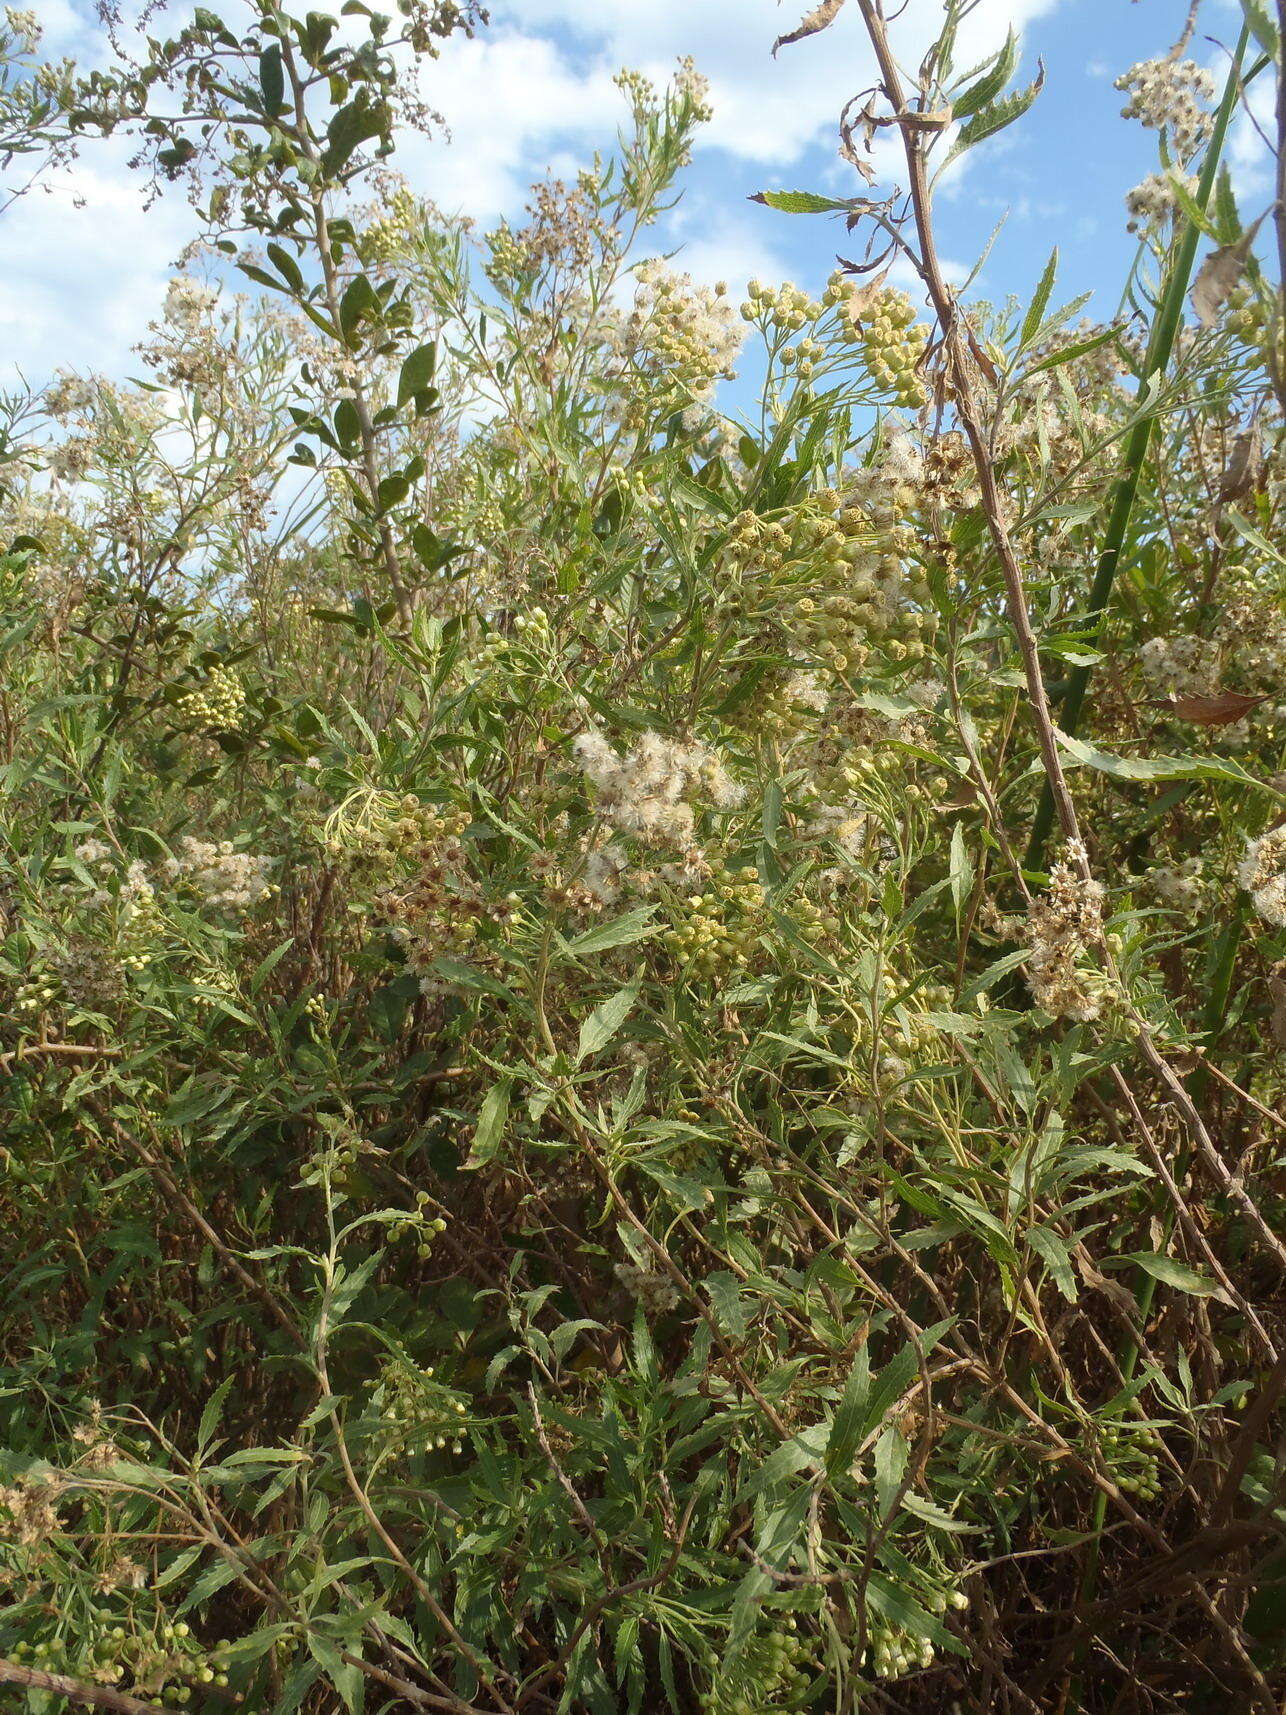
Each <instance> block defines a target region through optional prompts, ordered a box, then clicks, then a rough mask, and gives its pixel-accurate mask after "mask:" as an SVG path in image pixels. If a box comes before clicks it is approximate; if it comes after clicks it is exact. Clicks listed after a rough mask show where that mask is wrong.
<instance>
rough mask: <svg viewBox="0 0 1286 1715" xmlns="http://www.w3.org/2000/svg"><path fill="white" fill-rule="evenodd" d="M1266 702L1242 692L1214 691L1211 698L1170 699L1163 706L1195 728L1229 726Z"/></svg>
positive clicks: (1264, 698)
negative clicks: (1190, 722)
mask: <svg viewBox="0 0 1286 1715" xmlns="http://www.w3.org/2000/svg"><path fill="white" fill-rule="evenodd" d="M1267 701H1268V698H1267V697H1248V696H1247V695H1246V693H1245V692H1244V691H1216V692H1215V694H1214V696H1212V697H1199V696H1195V695H1193V696H1186V697H1172V698H1171V699H1170V701H1169V702H1168V703H1167V704H1166V705H1165V706H1166V708H1167V709H1168V710H1169V711H1170V713H1171V714H1175V715H1178V717H1179V719H1180V720H1181V721H1192V722H1193V723H1194V724H1195V725H1196V726H1229V725H1231V723H1232V722H1233V721H1239V720H1242V719H1244V718H1245V716H1246V715H1248V714H1249V713H1250V711H1251V710H1252V709H1257V708H1258V707H1259V705H1260V703H1266V702H1267Z"/></svg>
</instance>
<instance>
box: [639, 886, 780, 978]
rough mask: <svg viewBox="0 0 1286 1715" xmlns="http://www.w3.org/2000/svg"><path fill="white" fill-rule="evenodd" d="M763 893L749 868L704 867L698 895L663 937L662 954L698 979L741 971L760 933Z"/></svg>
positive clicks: (694, 896)
mask: <svg viewBox="0 0 1286 1715" xmlns="http://www.w3.org/2000/svg"><path fill="white" fill-rule="evenodd" d="M763 910H764V890H763V887H762V885H761V883H760V880H759V871H758V870H757V869H756V868H755V866H754V865H753V864H744V865H742V866H741V867H740V868H737V869H733V868H731V867H730V866H729V865H728V864H727V863H726V862H725V861H724V860H723V859H722V858H716V859H714V860H712V861H711V863H710V865H709V873H708V875H707V876H706V877H705V879H704V880H703V882H702V884H701V891H700V892H699V893H694V894H692V895H691V896H690V897H688V898H687V899H685V900H684V902H683V909H682V910H681V911H680V912H679V913H678V914H677V919H676V922H675V925H674V927H673V928H672V929H670V930H668V931H667V932H666V934H665V935H664V936H663V937H662V944H663V945H664V946H665V948H666V950H667V951H668V952H670V953H672V954H673V955H674V958H675V959H676V961H677V962H678V963H679V964H681V965H682V966H683V967H684V968H685V969H687V970H689V971H691V972H692V973H693V974H695V975H697V976H701V977H718V976H720V975H721V974H723V973H725V972H728V971H733V970H736V969H739V968H744V967H745V966H746V965H748V964H749V963H750V956H751V954H752V952H753V951H754V947H755V943H756V941H757V940H758V938H759V935H760V933H761V931H762V928H763Z"/></svg>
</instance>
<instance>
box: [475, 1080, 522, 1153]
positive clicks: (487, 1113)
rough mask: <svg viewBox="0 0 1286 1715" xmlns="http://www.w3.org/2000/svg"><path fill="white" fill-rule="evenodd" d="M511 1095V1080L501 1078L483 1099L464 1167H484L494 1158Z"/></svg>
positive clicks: (506, 1117) (507, 1115)
mask: <svg viewBox="0 0 1286 1715" xmlns="http://www.w3.org/2000/svg"><path fill="white" fill-rule="evenodd" d="M512 1094H513V1080H512V1079H511V1078H501V1080H500V1082H499V1083H497V1084H493V1085H492V1087H491V1089H490V1090H489V1091H488V1092H487V1094H486V1096H485V1097H484V1098H483V1102H482V1106H481V1107H480V1108H479V1109H478V1122H477V1125H476V1126H475V1127H474V1132H473V1146H472V1148H471V1149H470V1150H469V1159H468V1160H467V1161H466V1162H465V1166H466V1167H485V1166H486V1164H487V1162H489V1161H491V1160H492V1159H493V1158H494V1156H495V1154H496V1151H497V1150H498V1149H499V1148H500V1140H501V1138H502V1137H503V1136H504V1130H505V1121H506V1120H507V1119H508V1118H509V1101H510V1097H511V1096H512Z"/></svg>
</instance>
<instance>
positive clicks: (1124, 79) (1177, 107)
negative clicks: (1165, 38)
mask: <svg viewBox="0 0 1286 1715" xmlns="http://www.w3.org/2000/svg"><path fill="white" fill-rule="evenodd" d="M1116 88H1117V89H1119V90H1121V91H1122V93H1125V92H1127V91H1128V93H1129V100H1128V101H1127V102H1126V104H1125V106H1124V107H1123V108H1122V109H1121V117H1122V118H1123V119H1138V120H1140V121H1141V122H1142V123H1143V124H1144V125H1146V126H1148V127H1149V128H1150V129H1151V130H1153V131H1164V132H1166V133H1167V135H1168V137H1169V140H1170V144H1171V147H1172V148H1173V150H1174V152H1175V154H1176V155H1177V156H1178V157H1179V159H1180V160H1181V161H1186V160H1188V159H1190V157H1191V156H1192V155H1194V154H1195V153H1196V151H1197V150H1198V149H1199V148H1200V147H1201V145H1202V143H1204V142H1205V140H1206V138H1207V137H1208V136H1209V135H1210V126H1211V117H1210V113H1209V111H1208V109H1207V107H1206V106H1205V105H1203V104H1204V103H1207V102H1210V101H1212V100H1213V99H1214V93H1215V81H1214V78H1213V77H1211V75H1210V73H1209V72H1208V71H1205V70H1204V69H1203V68H1202V67H1201V66H1199V65H1197V63H1196V62H1195V60H1180V59H1174V58H1171V57H1170V56H1168V55H1167V56H1166V57H1165V58H1163V59H1154V60H1140V61H1138V63H1137V64H1135V65H1132V66H1131V67H1130V69H1129V71H1127V72H1123V73H1122V74H1121V76H1120V77H1118V78H1117V80H1116Z"/></svg>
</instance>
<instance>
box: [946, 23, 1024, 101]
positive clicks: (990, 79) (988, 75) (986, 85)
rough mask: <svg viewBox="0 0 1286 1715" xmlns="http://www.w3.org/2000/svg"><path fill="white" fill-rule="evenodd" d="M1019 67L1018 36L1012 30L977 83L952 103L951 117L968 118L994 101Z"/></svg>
mask: <svg viewBox="0 0 1286 1715" xmlns="http://www.w3.org/2000/svg"><path fill="white" fill-rule="evenodd" d="M1017 69H1018V38H1017V36H1015V34H1014V32H1013V31H1012V30H1010V32H1009V34H1008V35H1007V36H1006V38H1005V45H1004V47H1003V48H1001V50H1000V52H999V53H998V54H997V55H996V57H995V59H994V60H993V61H992V62H991V65H990V66H989V67H988V69H987V70H986V71H985V72H983V74H982V76H981V77H980V78H979V79H978V81H977V83H974V84H971V85H970V86H969V88H968V89H966V90H964V91H963V92H962V93H961V94H960V95H958V96H956V97H955V99H954V100H953V101H952V103H951V117H952V118H953V119H957V120H964V119H968V118H969V117H970V116H971V115H972V114H974V113H977V112H979V111H980V110H981V109H982V108H984V107H986V105H987V103H988V102H990V101H994V100H995V98H996V97H997V96H998V95H999V94H1000V92H1001V90H1002V89H1003V88H1004V87H1005V85H1006V84H1007V83H1008V82H1009V80H1010V78H1011V77H1012V76H1013V75H1014V73H1015V72H1016V71H1017Z"/></svg>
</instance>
